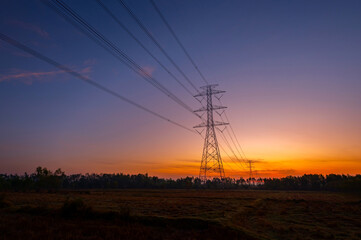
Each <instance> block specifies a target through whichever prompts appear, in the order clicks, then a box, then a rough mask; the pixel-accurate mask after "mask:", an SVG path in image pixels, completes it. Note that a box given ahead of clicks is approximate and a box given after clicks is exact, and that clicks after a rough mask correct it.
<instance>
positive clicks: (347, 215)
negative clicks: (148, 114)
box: [0, 190, 361, 239]
mask: <svg viewBox="0 0 361 240" xmlns="http://www.w3.org/2000/svg"><path fill="white" fill-rule="evenodd" d="M25 238H26V239H361V196H359V195H348V194H341V193H326V192H278V191H239V190H234V191H232V190H224V191H222V190H119V191H62V192H58V193H5V194H2V196H1V199H0V239H25Z"/></svg>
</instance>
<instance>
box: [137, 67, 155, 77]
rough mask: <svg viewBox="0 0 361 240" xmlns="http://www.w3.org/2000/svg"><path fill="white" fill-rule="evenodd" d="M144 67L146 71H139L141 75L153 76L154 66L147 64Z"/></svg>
mask: <svg viewBox="0 0 361 240" xmlns="http://www.w3.org/2000/svg"><path fill="white" fill-rule="evenodd" d="M142 68H143V70H144V72H142V71H138V72H139V73H140V75H142V76H143V77H148V76H153V72H154V70H155V68H154V67H151V66H145V67H142Z"/></svg>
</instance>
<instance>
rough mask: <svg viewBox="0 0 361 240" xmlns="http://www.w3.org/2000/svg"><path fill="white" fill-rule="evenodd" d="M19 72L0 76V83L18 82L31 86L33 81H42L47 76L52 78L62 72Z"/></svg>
mask: <svg viewBox="0 0 361 240" xmlns="http://www.w3.org/2000/svg"><path fill="white" fill-rule="evenodd" d="M20 71H21V70H14V71H13V72H18V73H12V74H8V75H3V76H0V82H5V81H13V80H19V81H21V82H22V83H25V84H27V85H31V84H32V83H33V82H34V81H44V80H45V77H47V76H54V75H57V74H60V73H63V72H64V71H62V70H59V71H51V72H25V71H21V72H20Z"/></svg>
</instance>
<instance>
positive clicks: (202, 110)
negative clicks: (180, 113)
mask: <svg viewBox="0 0 361 240" xmlns="http://www.w3.org/2000/svg"><path fill="white" fill-rule="evenodd" d="M224 108H227V107H225V106H211V107H208V108H207V107H202V108H200V109H197V110H194V111H193V112H205V111H209V110H210V111H212V110H218V109H224Z"/></svg>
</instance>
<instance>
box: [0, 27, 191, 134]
mask: <svg viewBox="0 0 361 240" xmlns="http://www.w3.org/2000/svg"><path fill="white" fill-rule="evenodd" d="M0 39H1V40H3V41H5V42H7V43H9V44H10V45H12V46H14V47H16V48H18V49H21V50H23V51H25V52H27V53H28V54H30V55H32V56H34V57H36V58H38V59H40V60H42V61H44V62H47V63H49V64H50V65H53V66H54V67H56V68H59V69H61V70H63V71H64V72H66V73H68V74H70V75H72V76H74V77H76V78H78V79H80V80H82V81H84V82H86V83H88V84H90V85H92V86H93V87H96V88H98V89H100V90H102V91H104V92H106V93H108V94H110V95H113V96H114V97H117V98H118V99H120V100H122V101H124V102H127V103H129V104H131V105H133V106H135V107H137V108H139V109H142V110H143V111H146V112H148V113H150V114H152V115H154V116H156V117H158V118H161V119H163V120H165V121H167V122H169V123H172V124H174V125H176V126H178V127H181V128H183V129H185V130H188V131H190V132H193V133H195V132H194V131H193V130H192V129H190V128H188V127H186V126H184V125H182V124H180V123H178V122H175V121H173V120H170V119H169V118H167V117H164V116H163V115H161V114H159V113H157V112H154V111H152V110H150V109H148V108H146V107H144V106H143V105H141V104H139V103H136V102H134V101H132V100H130V99H128V98H126V97H123V96H122V95H120V94H118V93H116V92H114V91H113V90H110V89H108V88H106V87H104V86H103V85H101V84H99V83H97V82H95V81H94V80H92V79H90V78H88V77H86V76H83V75H82V74H80V73H79V72H76V71H74V70H72V69H70V68H68V67H66V66H64V65H62V64H60V63H58V62H56V61H54V60H52V59H50V58H48V57H46V56H44V55H42V54H41V53H39V52H37V51H35V50H34V49H31V48H29V47H27V46H25V45H23V44H21V43H20V42H18V41H16V40H14V39H12V38H10V37H9V36H7V35H5V34H3V33H0Z"/></svg>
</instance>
